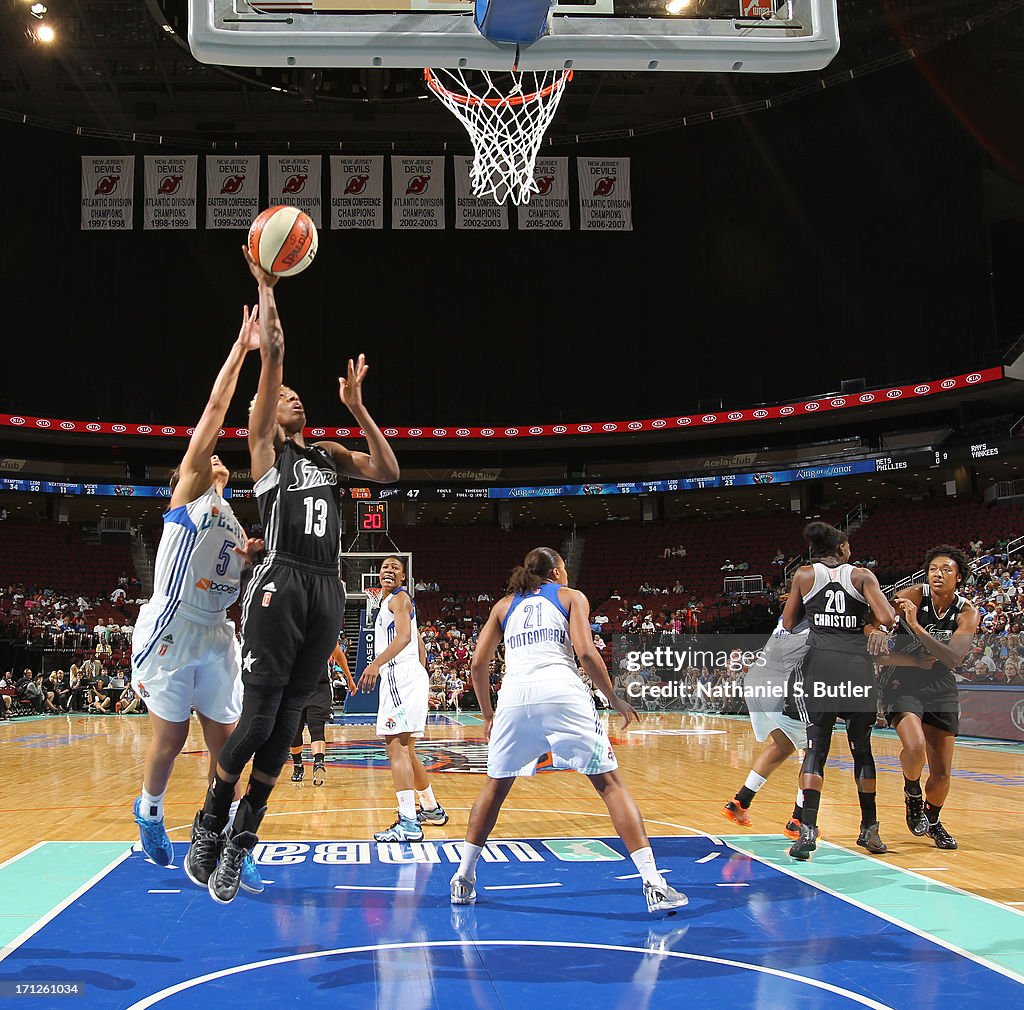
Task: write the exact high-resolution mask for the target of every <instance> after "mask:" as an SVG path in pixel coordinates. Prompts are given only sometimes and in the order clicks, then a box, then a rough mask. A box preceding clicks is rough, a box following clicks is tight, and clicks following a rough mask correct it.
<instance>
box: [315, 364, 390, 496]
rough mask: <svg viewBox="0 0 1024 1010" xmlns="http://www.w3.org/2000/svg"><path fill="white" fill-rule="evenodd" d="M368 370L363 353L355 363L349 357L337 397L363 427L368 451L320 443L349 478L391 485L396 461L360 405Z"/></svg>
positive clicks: (368, 414) (381, 435) (383, 438)
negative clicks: (356, 450) (355, 450)
mask: <svg viewBox="0 0 1024 1010" xmlns="http://www.w3.org/2000/svg"><path fill="white" fill-rule="evenodd" d="M369 367H370V366H369V365H367V364H366V355H365V354H360V355H359V358H358V359H357V360H356V361H354V362H353V360H352V359H351V358H349V359H348V372H347V374H346V377H345V378H343V379H342V378H339V379H338V396H339V397H340V399H341V402H342V403H343V404H345V406H346V407H348V409H349V411H350V412H351V414H352V416H353V418H355V420H356V423H357V424H358V425H359V427H360V428H362V430H363V432H364V434H365V437H366V444H367V447H368V448H369V450H370V451H369V452H368V453H366V452H352V451H351V450H350V449H346V448H345V447H344V446H343V445H339V444H338V443H337V442H320V443H319V444H320V445H321V446H323V447H324V448H325V449H327V451H328V452H330V454H331V455H332V456H333V457H334V460H335V462H336V463H337V464H338V466H339V468H340V469H341V470H342V472H344V473H346V474H348V475H349V476H350V477H362V478H364V479H365V480H372V481H375V482H376V483H378V484H391V483H393V482H394V481H396V480H398V476H399V469H398V460H397V459H395V454H394V453H393V452H392V451H391V446H390V445H389V444H388V440H387V439H386V438H385V437H384V435H383V434H382V433H381V430H380V428H378V427H377V422H376V421H374V419H373V418H372V417H371V416H370V412H369V411H368V410H367V409H366V407H365V406H364V404H363V379H364V378H365V376H366V373H367V371H368V370H369Z"/></svg>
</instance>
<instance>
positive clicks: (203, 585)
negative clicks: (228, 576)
mask: <svg viewBox="0 0 1024 1010" xmlns="http://www.w3.org/2000/svg"><path fill="white" fill-rule="evenodd" d="M196 589H201V590H202V591H203V592H204V593H233V592H234V591H235V590H236V589H237V586H232V585H229V584H228V583H226V582H211V581H210V580H209V579H200V580H199V581H198V582H197V583H196Z"/></svg>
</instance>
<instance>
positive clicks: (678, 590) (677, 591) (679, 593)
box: [672, 579, 686, 596]
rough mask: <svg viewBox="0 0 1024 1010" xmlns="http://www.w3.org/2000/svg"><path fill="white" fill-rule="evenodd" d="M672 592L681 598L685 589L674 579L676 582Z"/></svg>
mask: <svg viewBox="0 0 1024 1010" xmlns="http://www.w3.org/2000/svg"><path fill="white" fill-rule="evenodd" d="M672 592H673V593H674V594H675V595H676V596H682V595H683V593H685V592H686V587H685V586H684V585H683V584H682V582H680V581H679V579H676V581H675V582H674V583H673V585H672Z"/></svg>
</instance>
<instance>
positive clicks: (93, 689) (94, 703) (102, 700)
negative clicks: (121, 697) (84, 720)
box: [86, 677, 111, 715]
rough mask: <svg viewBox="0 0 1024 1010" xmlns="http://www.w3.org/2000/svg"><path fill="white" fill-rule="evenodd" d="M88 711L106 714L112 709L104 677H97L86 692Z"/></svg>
mask: <svg viewBox="0 0 1024 1010" xmlns="http://www.w3.org/2000/svg"><path fill="white" fill-rule="evenodd" d="M86 702H87V704H86V711H87V712H95V713H96V714H97V715H106V714H107V713H108V712H109V711H110V705H111V701H110V695H109V694H108V693H107V688H106V684H105V683H104V681H103V678H102V677H97V678H96V679H95V680H94V681H93V683H92V684H91V685H90V687H89V690H88V692H87V694H86Z"/></svg>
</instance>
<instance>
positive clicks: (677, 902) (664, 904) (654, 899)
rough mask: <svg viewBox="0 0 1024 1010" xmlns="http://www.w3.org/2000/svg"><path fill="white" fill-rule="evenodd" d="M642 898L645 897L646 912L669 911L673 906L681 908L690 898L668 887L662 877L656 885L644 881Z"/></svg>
mask: <svg viewBox="0 0 1024 1010" xmlns="http://www.w3.org/2000/svg"><path fill="white" fill-rule="evenodd" d="M644 898H646V899H647V911H648V912H670V911H672V909H673V908H682V907H683V905H685V904H687V903H688V902H689V900H690V899H689V898H687V897H686V895H685V894H683V892H682V891H677V890H676V889H675V888H674V887H670V886H669V885H668V884H667V883H666V882H665V880H664V879H663V880H662V882H661V883H660V884H658V885H655V884H648V883H646V882H645V883H644Z"/></svg>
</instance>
